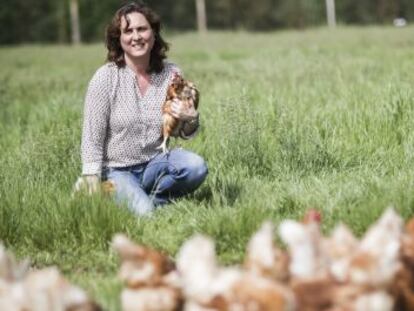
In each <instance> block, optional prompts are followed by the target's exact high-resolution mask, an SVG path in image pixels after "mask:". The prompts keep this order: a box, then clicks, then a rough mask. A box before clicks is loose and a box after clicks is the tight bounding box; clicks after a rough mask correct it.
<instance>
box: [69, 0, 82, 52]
mask: <svg viewBox="0 0 414 311" xmlns="http://www.w3.org/2000/svg"><path fill="white" fill-rule="evenodd" d="M69 1H70V3H69V5H70V24H71V28H72V43H73V44H79V43H80V42H81V34H80V22H79V3H78V0H69Z"/></svg>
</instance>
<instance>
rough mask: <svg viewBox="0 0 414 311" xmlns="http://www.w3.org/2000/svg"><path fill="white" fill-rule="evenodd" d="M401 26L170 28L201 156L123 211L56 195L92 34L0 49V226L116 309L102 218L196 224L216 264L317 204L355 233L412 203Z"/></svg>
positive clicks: (99, 49) (409, 49) (115, 227)
mask: <svg viewBox="0 0 414 311" xmlns="http://www.w3.org/2000/svg"><path fill="white" fill-rule="evenodd" d="M413 30H414V29H413V28H412V27H410V28H404V29H393V28H342V29H338V30H336V31H329V30H327V29H314V30H309V31H303V32H293V31H286V32H276V33H266V34H260V33H245V32H240V33H237V32H236V33H210V34H208V35H207V36H205V37H199V36H198V35H197V34H185V35H176V36H174V37H171V38H168V39H169V40H170V42H171V43H172V51H171V53H170V58H171V60H173V61H174V62H176V63H177V64H178V65H179V66H180V67H181V68H182V69H183V71H184V73H185V75H186V77H187V78H189V79H191V80H193V81H195V82H196V83H197V85H198V86H199V89H200V90H201V105H200V112H201V116H202V125H203V126H202V130H201V132H200V134H199V135H198V137H197V138H196V139H194V140H192V141H189V142H184V141H179V142H176V144H180V145H182V146H183V147H185V148H189V149H191V150H194V151H195V152H197V153H199V154H201V155H202V156H203V157H204V158H205V159H206V160H207V162H208V166H209V170H210V173H209V176H208V179H207V181H206V182H205V183H204V184H203V186H202V187H201V188H200V189H199V190H198V191H197V192H196V193H195V194H194V195H192V196H191V197H189V198H186V199H183V200H181V201H179V202H177V203H176V204H174V205H171V206H168V207H167V208H164V209H162V210H159V211H157V212H156V213H155V214H154V215H153V217H150V218H140V219H138V218H135V217H133V216H132V215H131V214H129V213H128V212H127V211H126V210H125V209H124V208H119V207H117V206H116V205H115V204H114V203H113V202H111V201H110V200H107V199H104V198H99V197H93V198H76V199H71V198H70V191H71V187H72V185H73V183H74V181H75V180H76V177H77V176H78V175H79V173H80V156H79V147H80V134H81V132H80V131H81V121H82V120H81V118H82V106H83V97H84V94H85V90H86V86H87V83H88V80H89V79H90V78H91V76H92V75H93V73H94V71H95V70H96V69H97V68H98V67H99V66H100V65H101V64H103V62H104V58H105V51H104V48H103V45H102V44H99V45H87V46H81V47H76V48H74V47H70V46H32V45H31V46H21V47H8V48H1V49H0V67H1V71H0V131H1V135H0V150H1V152H0V239H1V240H3V241H4V243H5V244H6V246H7V247H8V248H9V249H11V250H12V251H14V252H15V253H16V254H17V255H18V257H19V258H23V257H30V258H31V259H32V262H33V265H35V266H37V267H44V266H47V265H57V266H58V267H59V268H60V269H61V271H63V272H64V274H65V275H66V276H67V277H68V278H69V279H71V280H72V281H74V282H75V283H77V284H80V285H81V286H82V287H84V288H85V289H87V290H88V291H89V293H90V294H91V295H93V297H95V299H97V300H98V302H99V303H101V304H102V305H103V306H104V307H106V308H107V309H108V310H119V298H118V296H119V292H120V288H121V285H120V284H119V282H118V281H117V278H116V271H117V267H118V261H117V257H116V255H115V254H114V253H113V252H112V251H111V250H110V249H109V242H110V240H111V238H112V236H113V234H114V233H116V232H125V233H126V234H128V236H130V237H131V238H133V239H134V240H135V241H137V242H140V243H144V244H146V245H150V246H152V247H155V248H158V249H162V250H164V251H166V252H168V253H169V254H171V256H174V255H175V253H176V252H177V251H178V249H179V248H180V245H181V244H182V243H183V241H184V240H186V239H187V238H188V237H190V236H191V235H193V234H194V233H196V232H202V233H205V234H208V235H210V236H212V237H213V238H214V239H215V240H216V242H217V251H218V253H219V256H220V260H221V262H223V263H237V262H240V261H241V260H242V259H243V255H244V250H245V246H246V243H247V241H248V239H249V237H250V236H251V234H252V233H253V232H254V231H255V230H256V229H257V228H258V226H259V225H260V224H261V223H262V221H263V220H265V219H271V220H272V221H274V222H275V223H278V222H279V221H280V220H281V219H284V218H295V219H297V218H300V217H301V215H302V214H303V213H304V211H305V210H306V209H308V208H318V209H321V210H322V211H323V216H324V227H323V229H324V230H326V231H329V230H330V229H331V228H332V227H333V226H334V225H335V224H336V223H337V222H339V221H342V222H345V223H347V224H348V225H349V226H351V228H352V229H353V230H354V231H355V232H356V233H357V234H361V233H362V232H363V231H364V230H365V229H366V228H367V227H368V226H369V224H371V223H372V222H373V221H374V220H375V219H376V218H377V217H378V216H379V215H380V214H381V213H382V211H383V210H384V209H385V208H387V207H388V206H390V205H392V206H394V207H395V208H396V209H397V210H398V212H399V213H401V214H402V215H403V216H404V217H405V218H408V217H410V216H411V215H412V213H413V209H414V191H413V189H414V174H413V167H414V122H413V120H414V75H413V71H412V68H413V59H414V37H413V36H412V32H413Z"/></svg>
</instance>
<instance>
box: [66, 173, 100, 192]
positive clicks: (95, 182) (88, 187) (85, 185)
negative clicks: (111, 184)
mask: <svg viewBox="0 0 414 311" xmlns="http://www.w3.org/2000/svg"><path fill="white" fill-rule="evenodd" d="M100 189H101V178H100V177H99V176H98V175H83V176H81V177H79V178H78V180H77V181H76V183H75V185H74V187H73V192H72V195H74V194H75V193H78V192H84V193H86V194H89V195H91V194H93V193H96V192H99V191H100Z"/></svg>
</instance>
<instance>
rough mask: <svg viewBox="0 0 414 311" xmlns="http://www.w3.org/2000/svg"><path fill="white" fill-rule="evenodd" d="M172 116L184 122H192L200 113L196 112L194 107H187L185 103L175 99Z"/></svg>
mask: <svg viewBox="0 0 414 311" xmlns="http://www.w3.org/2000/svg"><path fill="white" fill-rule="evenodd" d="M187 106H191V107H187ZM171 115H172V116H173V117H174V118H177V119H179V120H182V121H192V120H195V119H197V117H198V112H197V110H195V108H194V105H185V103H183V102H181V101H179V100H178V99H174V100H173V102H172V104H171Z"/></svg>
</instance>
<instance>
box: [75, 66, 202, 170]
mask: <svg viewBox="0 0 414 311" xmlns="http://www.w3.org/2000/svg"><path fill="white" fill-rule="evenodd" d="M174 72H178V73H180V70H179V69H178V68H177V67H176V66H175V65H174V64H172V63H169V62H165V66H164V69H163V70H162V72H161V73H152V74H151V78H150V79H151V80H150V81H151V82H150V86H149V87H148V88H147V90H146V93H145V95H144V96H142V95H141V93H140V91H139V88H138V86H137V82H136V77H135V73H134V72H133V70H132V69H130V68H129V67H128V66H125V67H118V66H117V65H116V64H115V63H107V64H105V65H103V66H102V67H101V68H99V69H98V70H97V71H96V73H95V75H94V76H93V78H92V79H91V81H90V83H89V86H88V91H87V93H86V98H85V108H84V120H83V129H82V144H81V153H82V174H83V175H93V174H97V175H100V174H101V172H102V169H103V168H105V167H127V166H132V165H137V164H140V163H144V162H147V161H149V160H150V159H151V158H153V157H154V156H155V155H156V154H158V153H159V152H160V151H159V150H158V149H156V148H157V147H158V146H159V145H160V144H161V142H162V131H161V130H162V111H161V108H162V105H163V103H164V101H165V98H166V94H167V88H168V86H169V84H170V82H171V79H172V76H173V73H174ZM197 129H198V120H197V122H191V123H188V124H186V126H185V128H184V132H185V133H184V135H182V138H189V137H192V136H193V135H194V133H195V132H196V131H197Z"/></svg>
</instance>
